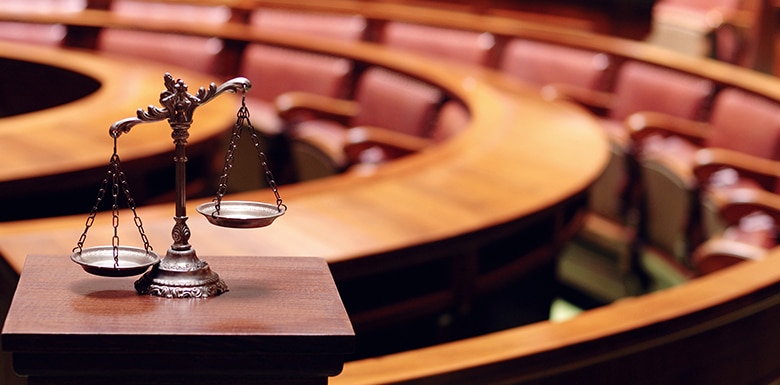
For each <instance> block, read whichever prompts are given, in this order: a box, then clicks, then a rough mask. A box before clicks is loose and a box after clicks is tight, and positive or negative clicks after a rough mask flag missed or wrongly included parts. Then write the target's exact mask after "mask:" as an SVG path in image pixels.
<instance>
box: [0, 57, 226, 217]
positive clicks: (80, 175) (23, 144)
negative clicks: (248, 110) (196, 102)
mask: <svg viewBox="0 0 780 385" xmlns="http://www.w3.org/2000/svg"><path fill="white" fill-rule="evenodd" d="M0 51H2V52H3V55H2V56H3V57H5V58H12V59H14V60H19V61H29V62H34V63H38V64H41V65H45V66H52V67H56V68H59V69H64V70H68V71H73V72H76V73H80V74H83V75H84V76H86V77H88V78H90V79H93V80H92V81H94V82H96V83H97V87H98V88H97V89H96V90H95V91H94V92H91V93H89V94H88V95H86V96H84V97H83V98H80V99H78V100H75V101H73V102H70V103H66V104H62V105H59V106H56V107H52V108H47V109H45V110H40V111H34V112H29V113H25V114H19V115H14V116H9V117H5V118H2V119H0V126H2V127H3V129H2V130H0V154H2V164H3V167H2V168H0V197H2V198H3V199H4V200H6V201H9V202H16V204H17V205H16V206H12V207H11V208H10V209H9V210H4V213H3V214H0V220H6V221H7V220H9V219H14V218H19V215H23V214H32V210H30V211H29V212H27V209H33V208H34V207H30V205H33V204H34V205H40V207H38V209H40V210H41V211H40V212H39V213H37V214H38V215H62V214H63V213H66V212H67V211H60V210H61V209H63V207H62V206H63V205H62V203H61V202H59V201H58V200H59V199H62V198H63V196H62V195H61V194H64V193H66V192H68V191H71V190H76V191H80V192H82V193H88V194H89V195H92V197H90V198H89V199H87V200H86V201H84V202H86V203H84V202H82V204H83V205H84V206H83V209H82V210H79V211H84V210H89V207H91V205H92V204H94V197H95V196H96V194H97V189H98V187H99V184H100V180H101V179H102V178H103V176H104V175H105V171H106V170H107V168H108V161H109V158H110V157H111V152H112V146H113V142H112V139H111V137H110V136H109V134H108V129H109V127H110V126H111V124H113V123H114V122H115V121H118V120H120V119H124V118H127V117H132V116H135V112H136V110H137V109H139V108H146V106H147V105H150V104H153V105H159V100H158V98H159V93H160V92H161V91H162V90H164V89H165V85H164V83H163V75H165V73H166V72H171V73H172V75H173V76H174V77H177V78H182V79H184V80H185V81H187V82H188V84H190V85H191V87H193V88H195V90H192V92H195V91H196V89H197V87H200V86H204V87H205V86H208V84H209V83H210V82H213V81H214V79H210V78H208V77H206V76H203V75H200V74H197V73H195V72H192V71H188V70H183V69H179V68H172V67H171V66H163V65H159V64H155V63H149V62H142V61H134V60H131V59H126V58H124V59H122V60H121V61H120V60H118V59H112V58H110V57H107V56H100V55H96V54H89V53H85V52H77V51H73V50H66V49H58V48H46V47H35V46H29V45H18V44H13V43H0ZM17 76H25V74H22V73H20V74H17ZM30 84H35V83H32V82H31V83H30ZM55 86H56V84H51V88H48V87H41V88H40V89H18V90H7V91H4V92H9V93H11V94H12V93H14V92H19V93H27V94H29V93H40V94H41V95H45V94H47V93H53V92H58V90H57V89H56V88H54V87H55ZM237 105H238V104H237V101H236V99H235V97H234V96H226V97H224V98H222V100H216V101H214V102H213V103H209V104H208V105H206V106H204V107H203V111H199V112H200V113H199V114H198V115H197V116H196V119H197V120H196V123H195V124H194V125H193V129H192V130H191V131H192V133H191V137H190V143H191V144H192V149H193V150H192V153H191V155H192V156H193V157H197V156H203V153H204V151H207V150H209V149H210V148H213V144H214V138H215V137H216V136H217V135H218V134H219V133H221V132H225V130H226V129H228V128H229V127H231V126H232V122H233V120H234V117H233V115H234V114H235V111H236V108H237ZM118 147H119V151H120V155H121V157H122V161H123V162H124V163H125V165H126V166H128V171H130V170H135V171H136V172H138V173H142V172H144V169H145V168H151V167H152V166H150V165H149V164H146V165H141V164H140V163H139V164H137V165H134V163H138V162H139V161H141V160H148V159H152V158H154V157H155V156H163V159H171V158H170V157H171V155H170V154H171V153H172V151H173V141H172V139H171V134H170V127H169V126H168V125H167V124H166V123H165V122H160V123H154V124H149V125H144V126H141V127H138V128H136V129H134V130H133V132H132V134H130V135H125V136H122V137H121V138H120V140H119V142H118ZM157 161H158V162H164V161H165V160H161V159H159V158H158V159H157ZM172 163H173V162H172V161H171V166H172ZM157 164H158V166H157V168H160V167H159V164H160V163H157ZM146 171H148V170H146ZM139 182H141V183H139V185H138V186H137V187H136V188H137V189H138V192H139V194H137V195H136V198H137V199H139V200H141V198H143V197H144V196H146V195H147V194H145V193H142V191H141V190H142V189H143V190H153V189H154V188H155V186H145V185H143V181H142V180H139ZM35 186H56V189H51V191H49V194H48V196H46V195H44V196H39V195H37V194H38V191H36V190H35ZM87 186H88V190H83V189H84V188H87ZM171 186H172V185H171ZM38 190H40V189H38ZM87 191H93V192H87ZM20 206H22V207H20ZM44 208H45V209H50V210H51V211H50V212H46V211H45V210H44ZM73 212H74V211H71V213H73ZM76 212H78V211H76ZM28 217H29V216H28Z"/></svg>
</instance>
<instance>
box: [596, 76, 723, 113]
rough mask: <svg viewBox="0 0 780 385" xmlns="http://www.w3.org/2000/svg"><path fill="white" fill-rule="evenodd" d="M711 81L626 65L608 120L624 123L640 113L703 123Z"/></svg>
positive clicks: (617, 83) (710, 93) (711, 85)
mask: <svg viewBox="0 0 780 385" xmlns="http://www.w3.org/2000/svg"><path fill="white" fill-rule="evenodd" d="M713 91H714V84H713V83H712V81H710V80H707V79H704V78H701V77H697V76H693V75H688V74H685V73H682V72H678V71H675V70H672V69H668V68H662V67H658V66H654V65H652V64H647V63H642V62H636V61H629V62H626V63H624V64H623V65H621V66H620V69H619V70H618V72H617V78H616V80H615V89H614V94H615V96H616V98H615V103H614V105H613V106H612V108H611V109H610V112H609V117H610V118H612V119H614V120H620V121H622V120H624V119H625V118H627V117H628V116H629V115H631V114H633V113H635V112H640V111H652V112H662V113H665V114H668V115H672V116H676V117H681V118H687V119H691V120H703V119H704V118H705V113H706V111H707V107H708V106H709V101H710V99H711V97H712V95H713Z"/></svg>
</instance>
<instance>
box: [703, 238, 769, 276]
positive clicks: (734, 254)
mask: <svg viewBox="0 0 780 385" xmlns="http://www.w3.org/2000/svg"><path fill="white" fill-rule="evenodd" d="M767 253H768V249H766V248H764V247H761V246H757V245H753V244H750V243H746V242H740V241H737V240H732V239H723V238H712V239H710V240H708V241H706V242H704V243H702V244H701V245H699V247H697V248H696V249H695V250H694V251H693V253H692V255H691V262H692V263H693V266H694V267H695V269H696V270H697V271H698V273H699V274H701V275H706V274H709V273H713V272H715V271H718V270H722V269H725V268H727V267H729V266H731V265H734V264H737V263H739V262H742V261H750V260H761V259H763V258H764V257H765V256H766V255H767Z"/></svg>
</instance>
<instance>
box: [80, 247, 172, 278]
mask: <svg viewBox="0 0 780 385" xmlns="http://www.w3.org/2000/svg"><path fill="white" fill-rule="evenodd" d="M70 259H71V260H72V261H73V262H76V263H78V264H79V265H81V267H82V268H83V269H84V271H86V272H87V273H90V274H94V275H100V276H103V277H130V276H133V275H139V274H142V273H144V272H145V271H146V269H148V268H149V266H151V265H154V264H155V263H157V262H159V261H160V256H159V255H157V253H155V252H154V251H151V250H150V251H148V252H147V251H146V250H144V249H142V248H138V247H128V246H119V266H118V267H115V266H114V247H113V246H97V247H88V248H85V249H83V250H81V251H80V252H79V251H76V252H74V253H73V254H71V255H70Z"/></svg>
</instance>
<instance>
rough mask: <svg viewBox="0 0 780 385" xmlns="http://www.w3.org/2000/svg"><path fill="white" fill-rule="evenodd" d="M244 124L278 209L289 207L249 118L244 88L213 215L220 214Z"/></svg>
mask: <svg viewBox="0 0 780 385" xmlns="http://www.w3.org/2000/svg"><path fill="white" fill-rule="evenodd" d="M244 126H246V128H247V130H249V133H250V136H251V138H252V143H253V145H254V147H255V150H256V151H257V157H258V160H259V161H260V164H261V165H262V166H263V170H264V172H265V179H266V182H267V183H268V186H269V187H270V188H271V190H272V191H273V193H274V196H275V198H276V207H277V210H279V211H281V209H282V206H284V207H285V209H286V208H287V206H286V205H285V204H284V203H283V202H282V198H281V196H280V195H279V189H278V187H277V185H276V181H275V180H274V177H273V173H272V172H271V169H270V167H269V166H268V160H267V158H266V156H265V153H264V152H263V150H262V148H261V143H260V138H259V136H258V135H257V132H256V130H255V128H254V127H253V126H252V122H251V121H250V120H249V108H247V106H246V89H244V91H243V93H242V95H241V107H240V108H239V109H238V112H237V113H236V123H235V124H234V125H233V131H232V133H231V137H230V144H229V145H228V151H227V154H226V155H225V166H224V167H223V169H222V175H221V176H220V178H219V188H218V190H217V197H216V198H215V199H214V201H215V204H214V212H213V214H212V215H219V210H220V203H221V202H222V197H224V196H225V193H226V191H227V183H228V178H229V177H230V171H231V170H232V169H233V162H234V160H235V150H236V147H238V144H239V142H240V141H241V131H243V129H244Z"/></svg>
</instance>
